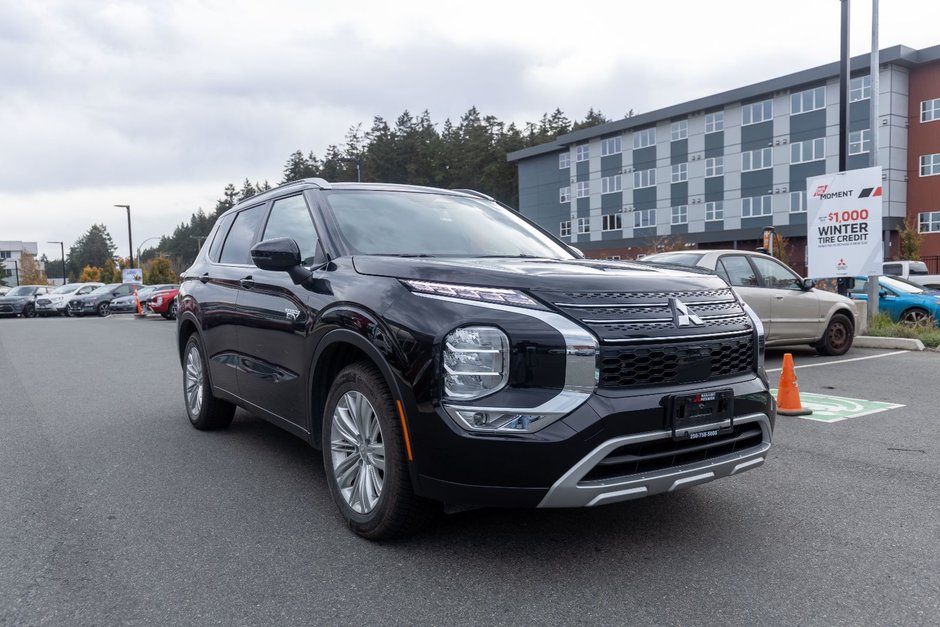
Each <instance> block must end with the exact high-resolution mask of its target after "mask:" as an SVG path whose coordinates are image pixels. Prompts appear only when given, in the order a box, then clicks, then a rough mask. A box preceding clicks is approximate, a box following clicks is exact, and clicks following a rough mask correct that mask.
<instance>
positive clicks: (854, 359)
mask: <svg viewBox="0 0 940 627" xmlns="http://www.w3.org/2000/svg"><path fill="white" fill-rule="evenodd" d="M909 352H911V351H894V352H893V353H881V354H880V355H868V356H866V357H853V358H852V359H839V360H838V361H826V362H823V363H821V364H806V365H805V366H794V367H793V368H794V369H795V370H799V369H800V368H818V367H819V366H831V365H833V364H847V363H849V362H850V361H865V360H866V359H879V358H881V357H891V355H901V354H902V353H909ZM782 370H783V368H771V369H769V370H768V371H767V372H781V371H782Z"/></svg>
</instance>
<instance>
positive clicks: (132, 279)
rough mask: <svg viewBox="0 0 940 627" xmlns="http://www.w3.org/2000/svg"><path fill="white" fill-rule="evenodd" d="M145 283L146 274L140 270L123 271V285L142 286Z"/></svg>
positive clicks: (127, 269)
mask: <svg viewBox="0 0 940 627" xmlns="http://www.w3.org/2000/svg"><path fill="white" fill-rule="evenodd" d="M143 282H144V272H143V270H141V269H140V268H124V269H123V270H121V283H136V284H137V285H141V284H142V283H143Z"/></svg>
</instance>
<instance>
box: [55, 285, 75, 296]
mask: <svg viewBox="0 0 940 627" xmlns="http://www.w3.org/2000/svg"><path fill="white" fill-rule="evenodd" d="M80 287H81V284H80V283H71V284H69V285H60V286H59V287H57V288H55V289H54V290H52V293H53V294H71V293H72V292H74V291H75V290H77V289H78V288H80Z"/></svg>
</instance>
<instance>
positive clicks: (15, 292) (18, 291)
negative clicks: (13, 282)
mask: <svg viewBox="0 0 940 627" xmlns="http://www.w3.org/2000/svg"><path fill="white" fill-rule="evenodd" d="M35 291H36V288H35V287H32V286H29V285H21V286H19V287H14V288H13V289H12V290H10V291H9V292H7V296H30V295H32V293H33V292H35Z"/></svg>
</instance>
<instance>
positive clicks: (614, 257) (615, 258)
mask: <svg viewBox="0 0 940 627" xmlns="http://www.w3.org/2000/svg"><path fill="white" fill-rule="evenodd" d="M607 259H608V260H609V261H620V255H611V256H609V257H607Z"/></svg>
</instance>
